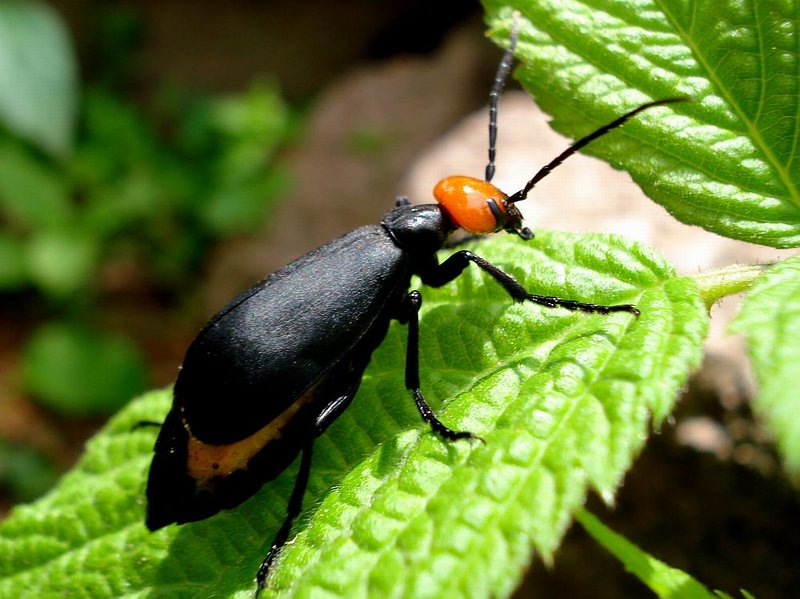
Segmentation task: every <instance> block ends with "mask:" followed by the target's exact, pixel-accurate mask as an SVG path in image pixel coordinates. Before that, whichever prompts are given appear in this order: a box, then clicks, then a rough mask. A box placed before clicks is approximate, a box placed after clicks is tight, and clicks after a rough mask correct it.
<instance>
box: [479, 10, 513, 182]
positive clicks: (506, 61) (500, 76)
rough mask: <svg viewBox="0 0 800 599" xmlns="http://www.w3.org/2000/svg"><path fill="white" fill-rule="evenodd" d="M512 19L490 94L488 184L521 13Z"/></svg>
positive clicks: (492, 174) (492, 169) (492, 171)
mask: <svg viewBox="0 0 800 599" xmlns="http://www.w3.org/2000/svg"><path fill="white" fill-rule="evenodd" d="M511 18H512V22H511V37H510V38H509V41H508V50H506V52H505V54H503V58H502V60H501V61H500V66H498V67H497V74H496V75H495V76H494V83H493V84H492V91H491V92H489V164H487V165H486V181H487V182H490V181H491V180H492V177H494V159H495V155H496V154H497V151H496V150H497V103H498V102H499V101H500V94H502V93H503V86H504V85H505V83H506V79H507V78H508V72H509V71H510V70H511V62H512V61H513V60H514V48H515V47H516V45H517V36H518V35H519V11H517V10H515V11H514V14H513V15H512V16H511Z"/></svg>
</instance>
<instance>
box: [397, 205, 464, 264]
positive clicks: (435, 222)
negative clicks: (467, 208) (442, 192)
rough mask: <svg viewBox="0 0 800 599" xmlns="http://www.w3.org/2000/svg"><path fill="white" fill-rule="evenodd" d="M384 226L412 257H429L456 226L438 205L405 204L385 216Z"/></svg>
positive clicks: (398, 244) (440, 247)
mask: <svg viewBox="0 0 800 599" xmlns="http://www.w3.org/2000/svg"><path fill="white" fill-rule="evenodd" d="M381 224H382V225H383V227H384V228H385V229H386V230H387V231H388V232H389V235H390V236H391V238H392V240H393V241H394V242H395V244H396V245H397V247H399V248H400V249H401V250H403V252H405V253H406V254H407V255H408V256H409V257H412V258H418V257H420V256H421V257H424V258H425V259H428V258H430V257H431V256H433V255H434V254H435V253H436V252H438V251H439V250H440V249H442V246H444V242H445V241H446V240H447V236H448V235H449V234H450V232H451V231H453V229H454V228H455V227H454V226H453V223H452V222H451V221H450V218H449V217H448V216H447V215H446V214H445V213H444V212H443V211H442V209H441V208H440V207H439V205H438V204H423V205H418V206H414V205H403V206H397V207H396V208H393V209H392V210H390V211H389V212H387V213H386V214H384V215H383V220H382V221H381Z"/></svg>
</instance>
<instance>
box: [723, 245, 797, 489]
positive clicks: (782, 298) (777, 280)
mask: <svg viewBox="0 0 800 599" xmlns="http://www.w3.org/2000/svg"><path fill="white" fill-rule="evenodd" d="M731 330H732V331H736V332H739V333H744V334H745V335H746V336H747V345H748V350H749V353H750V359H751V360H752V363H753V366H754V367H755V374H756V379H757V380H758V386H759V391H758V396H757V397H756V400H755V403H754V405H755V408H756V410H757V411H758V413H759V414H760V415H761V417H762V418H763V419H764V420H765V422H766V423H767V425H768V426H769V427H770V429H771V430H772V431H773V432H774V433H775V437H776V440H777V443H778V447H779V449H780V451H781V454H782V455H783V458H784V460H785V461H786V466H787V468H788V469H789V470H790V471H791V472H793V473H794V474H799V473H800V419H798V417H797V416H798V414H800V398H798V395H797V393H796V389H797V384H798V380H799V379H798V373H797V372H798V371H797V365H798V364H800V256H795V257H794V258H789V259H787V260H785V261H784V262H781V263H780V264H776V265H775V266H773V267H771V268H770V269H768V270H767V271H766V272H765V273H764V274H763V275H762V276H761V277H760V278H759V279H758V280H757V281H756V283H755V284H754V285H753V287H752V288H751V289H750V292H749V293H748V295H747V298H746V299H745V302H744V305H743V306H742V309H741V311H740V312H739V315H738V316H737V317H736V320H734V322H733V323H732V324H731Z"/></svg>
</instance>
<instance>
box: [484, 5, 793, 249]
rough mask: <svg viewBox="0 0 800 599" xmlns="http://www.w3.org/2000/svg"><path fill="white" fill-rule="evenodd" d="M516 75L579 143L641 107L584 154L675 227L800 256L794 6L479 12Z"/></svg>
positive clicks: (526, 8)
mask: <svg viewBox="0 0 800 599" xmlns="http://www.w3.org/2000/svg"><path fill="white" fill-rule="evenodd" d="M484 6H485V7H486V10H487V12H488V13H489V16H488V20H489V23H490V24H491V25H492V27H493V28H494V30H495V34H496V39H497V40H498V42H499V43H501V44H502V45H507V43H508V37H509V30H510V24H511V15H512V9H517V10H519V11H520V12H521V13H522V17H523V18H522V19H521V23H520V38H519V44H518V46H517V51H516V56H517V57H518V58H519V60H520V61H521V62H522V66H521V68H520V69H518V71H517V77H518V78H519V80H520V81H521V82H522V84H523V85H524V86H525V87H526V88H527V89H528V90H529V91H530V92H531V93H532V94H533V95H534V96H535V98H536V102H537V103H538V104H539V106H541V107H542V108H543V109H544V110H545V111H546V112H548V113H549V114H551V115H553V123H552V124H553V127H554V128H555V129H557V130H558V131H560V132H563V133H565V134H568V135H571V136H573V137H577V136H580V135H585V134H586V133H588V132H590V131H591V130H593V129H595V128H597V127H598V126H600V125H602V124H605V123H607V122H610V121H611V120H613V119H614V118H615V117H617V116H619V115H621V114H622V113H624V112H626V111H627V110H629V109H631V108H633V107H635V106H637V105H639V104H642V103H644V102H646V101H648V100H651V99H661V98H668V97H673V96H689V97H691V99H692V101H691V102H690V103H686V104H677V105H671V106H669V107H663V108H658V109H653V110H649V111H648V112H646V113H644V114H642V115H640V116H637V117H636V118H635V119H632V120H631V121H630V122H629V123H627V124H626V125H624V126H623V127H622V128H621V129H620V130H619V131H615V132H613V133H612V134H610V135H608V136H607V137H604V138H602V139H601V140H599V141H596V142H594V143H592V144H590V145H589V146H588V148H587V151H588V152H589V153H591V154H594V155H597V156H600V157H602V158H603V159H605V160H608V161H609V162H610V163H611V164H612V165H614V166H615V167H617V168H623V169H625V170H627V171H628V172H630V174H631V176H632V177H633V179H634V180H635V181H636V182H637V183H638V184H639V185H640V186H641V187H642V189H643V190H644V192H645V193H646V194H647V195H648V196H649V197H650V198H652V199H653V200H655V201H656V202H658V203H659V204H661V205H663V206H664V207H665V208H666V209H667V210H669V211H670V213H672V214H673V215H674V216H675V217H676V218H678V219H680V220H681V221H683V222H686V223H689V224H695V225H700V226H702V227H704V228H706V229H708V230H709V231H714V232H716V233H719V234H721V235H726V236H728V237H733V238H735V239H742V240H745V241H752V242H755V243H760V244H764V245H770V246H774V247H790V246H797V245H798V244H800V161H798V160H795V158H796V156H797V154H798V146H797V144H798V140H800V131H799V130H798V129H799V125H800V124H799V123H798V114H800V110H799V109H798V98H800V80H799V77H800V75H799V74H800V53H798V50H797V37H798V30H797V29H798V4H797V3H796V2H791V1H778V2H733V1H727V2H700V1H699V0H515V1H511V2H509V1H508V0H484Z"/></svg>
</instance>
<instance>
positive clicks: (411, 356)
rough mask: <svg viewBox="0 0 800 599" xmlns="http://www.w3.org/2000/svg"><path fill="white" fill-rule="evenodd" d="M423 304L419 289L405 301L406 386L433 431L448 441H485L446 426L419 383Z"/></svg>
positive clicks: (411, 293)
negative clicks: (406, 332) (430, 404)
mask: <svg viewBox="0 0 800 599" xmlns="http://www.w3.org/2000/svg"><path fill="white" fill-rule="evenodd" d="M421 305H422V296H421V295H420V293H419V291H416V290H414V291H411V292H409V294H408V295H407V296H406V300H405V302H404V312H405V314H404V320H406V321H407V322H408V349H407V352H406V388H407V389H408V390H410V391H411V392H412V393H413V394H414V402H415V403H416V404H417V409H418V410H419V413H420V415H421V416H422V419H423V420H424V421H425V422H427V423H428V424H430V426H431V428H432V429H433V431H434V432H435V433H436V434H437V435H439V436H440V437H442V438H444V439H447V440H448V441H456V440H458V439H476V440H478V441H480V442H481V443H485V441H484V440H483V439H482V438H481V437H479V436H478V435H475V434H474V433H470V432H468V431H454V430H453V429H451V428H448V427H447V426H445V425H444V424H443V423H442V421H441V420H439V419H438V418H437V417H436V415H435V414H434V413H433V410H431V407H430V406H429V405H428V402H426V401H425V397H424V396H423V395H422V390H421V389H420V385H419V308H420V306H421Z"/></svg>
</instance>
